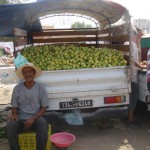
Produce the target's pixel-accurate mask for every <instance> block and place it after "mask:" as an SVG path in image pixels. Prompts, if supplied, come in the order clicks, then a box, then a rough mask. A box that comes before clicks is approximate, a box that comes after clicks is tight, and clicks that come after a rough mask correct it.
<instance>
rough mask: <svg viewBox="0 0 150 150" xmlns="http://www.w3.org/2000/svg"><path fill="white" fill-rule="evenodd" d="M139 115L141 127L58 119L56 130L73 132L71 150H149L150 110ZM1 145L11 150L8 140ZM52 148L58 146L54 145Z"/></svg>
mask: <svg viewBox="0 0 150 150" xmlns="http://www.w3.org/2000/svg"><path fill="white" fill-rule="evenodd" d="M138 117H139V118H140V120H141V121H142V122H143V125H142V126H141V127H131V126H128V125H126V123H125V122H124V121H120V120H112V121H111V122H112V124H113V126H111V127H110V128H107V129H100V128H99V127H98V125H97V124H96V122H93V121H92V120H91V121H88V122H86V123H85V124H84V126H69V125H66V124H61V122H59V121H58V122H57V123H58V124H57V127H55V129H54V130H55V131H56V130H57V131H62V130H63V131H67V132H71V133H73V134H74V135H75V136H76V141H75V142H74V143H73V144H72V145H71V146H70V147H69V150H148V149H150V119H149V118H150V112H146V113H145V112H140V114H138ZM54 130H53V131H52V132H55V131H54ZM124 142H128V143H126V144H125V143H124ZM0 146H1V148H0V149H1V150H9V149H8V143H7V140H1V142H0ZM51 150H56V148H55V147H54V146H53V145H52V147H51Z"/></svg>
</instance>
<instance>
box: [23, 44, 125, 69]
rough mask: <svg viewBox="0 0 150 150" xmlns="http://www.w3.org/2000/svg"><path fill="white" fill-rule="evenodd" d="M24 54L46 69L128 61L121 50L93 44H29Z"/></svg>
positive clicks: (93, 65)
mask: <svg viewBox="0 0 150 150" xmlns="http://www.w3.org/2000/svg"><path fill="white" fill-rule="evenodd" d="M22 55H23V56H25V57H26V58H27V59H28V61H30V62H31V63H33V64H34V65H36V66H38V67H40V68H41V70H45V71H46V70H68V69H80V68H102V67H112V66H125V65H126V63H127V62H126V60H125V59H124V57H123V54H122V52H121V51H118V50H116V49H107V48H100V49H99V48H95V47H93V46H92V47H81V46H75V45H69V46H64V45H63V46H54V45H43V46H29V47H26V48H25V49H24V50H23V52H22Z"/></svg>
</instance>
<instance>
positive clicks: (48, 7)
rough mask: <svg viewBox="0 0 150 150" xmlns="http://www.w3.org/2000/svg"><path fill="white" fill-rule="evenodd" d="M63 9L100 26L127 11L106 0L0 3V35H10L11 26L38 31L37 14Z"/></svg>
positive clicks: (55, 12)
mask: <svg viewBox="0 0 150 150" xmlns="http://www.w3.org/2000/svg"><path fill="white" fill-rule="evenodd" d="M66 13H71V14H72V15H73V14H81V15H85V16H89V17H92V18H94V19H95V20H97V22H98V23H99V24H100V26H101V27H105V26H106V25H109V24H112V23H115V22H117V21H118V20H119V19H120V18H122V17H123V16H127V15H126V14H128V11H127V9H126V8H125V7H123V6H121V5H120V4H117V3H115V2H112V1H109V0H40V1H37V2H34V3H23V4H7V5H0V36H6V35H8V36H11V35H12V29H13V28H14V27H17V28H20V29H25V30H27V31H31V30H33V31H39V30H40V27H41V24H40V21H39V17H42V16H44V15H49V14H54V15H57V14H64V15H65V14H66Z"/></svg>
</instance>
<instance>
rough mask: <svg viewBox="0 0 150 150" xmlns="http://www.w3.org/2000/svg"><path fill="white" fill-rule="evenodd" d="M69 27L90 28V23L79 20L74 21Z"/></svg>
mask: <svg viewBox="0 0 150 150" xmlns="http://www.w3.org/2000/svg"><path fill="white" fill-rule="evenodd" d="M71 28H92V25H91V24H85V23H84V22H83V21H82V23H81V22H79V21H78V22H75V23H73V24H72V25H71Z"/></svg>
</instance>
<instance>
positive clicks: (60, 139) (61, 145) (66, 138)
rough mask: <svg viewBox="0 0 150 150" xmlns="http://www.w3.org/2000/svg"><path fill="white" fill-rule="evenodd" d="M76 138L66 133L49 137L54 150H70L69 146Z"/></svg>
mask: <svg viewBox="0 0 150 150" xmlns="http://www.w3.org/2000/svg"><path fill="white" fill-rule="evenodd" d="M75 139H76V137H75V136H74V135H73V134H71V133H68V132H58V133H54V134H52V135H51V136H50V141H51V142H52V143H53V144H54V145H55V148H56V150H71V149H70V148H69V146H70V145H71V144H72V143H73V142H74V141H75Z"/></svg>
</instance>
